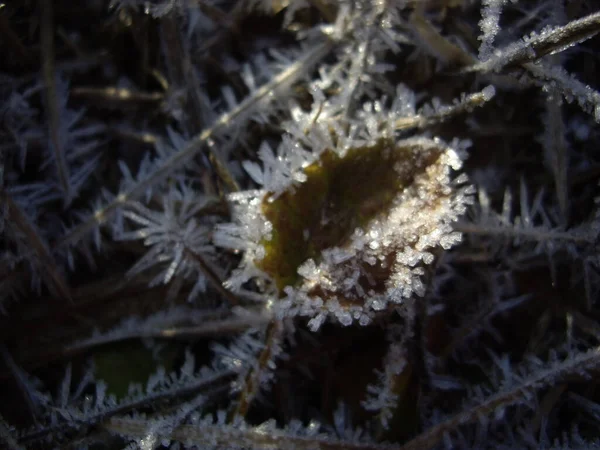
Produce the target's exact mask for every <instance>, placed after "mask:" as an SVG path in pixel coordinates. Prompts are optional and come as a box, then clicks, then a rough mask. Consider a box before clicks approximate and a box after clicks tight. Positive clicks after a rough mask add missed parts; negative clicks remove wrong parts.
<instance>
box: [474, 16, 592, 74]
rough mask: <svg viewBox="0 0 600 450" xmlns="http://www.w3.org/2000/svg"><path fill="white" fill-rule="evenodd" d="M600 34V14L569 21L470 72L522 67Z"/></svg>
mask: <svg viewBox="0 0 600 450" xmlns="http://www.w3.org/2000/svg"><path fill="white" fill-rule="evenodd" d="M599 32H600V12H596V13H593V14H590V15H588V16H585V17H582V18H581V19H578V20H574V21H572V22H569V23H568V24H566V25H564V26H559V27H556V28H553V29H551V30H548V31H542V32H541V33H539V34H537V35H535V36H533V37H530V38H526V39H525V40H522V41H520V42H518V43H513V44H512V45H509V46H508V47H507V48H506V49H504V50H501V51H499V52H498V54H497V56H493V57H491V58H490V59H488V60H487V61H485V62H482V63H479V64H475V65H473V66H471V67H467V68H466V69H465V70H466V71H477V72H482V73H488V72H492V71H496V72H497V71H500V70H502V69H504V68H506V67H514V66H520V65H521V64H525V63H528V62H533V61H536V60H538V59H540V58H542V57H543V56H545V55H549V54H554V53H559V52H562V51H564V50H566V49H567V48H570V47H572V46H573V45H576V44H579V43H581V42H583V41H586V40H588V39H590V38H592V37H593V36H595V35H596V34H597V33H599Z"/></svg>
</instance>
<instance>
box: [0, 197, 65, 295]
mask: <svg viewBox="0 0 600 450" xmlns="http://www.w3.org/2000/svg"><path fill="white" fill-rule="evenodd" d="M0 204H4V205H5V207H6V210H7V215H8V222H9V223H10V226H11V227H14V228H15V229H16V230H17V231H18V232H19V233H21V234H22V235H23V237H24V238H25V240H26V241H27V244H28V245H29V247H30V248H31V250H32V251H33V253H34V255H35V256H34V257H33V258H31V261H32V262H33V263H34V265H35V266H37V267H38V270H39V274H40V276H41V277H42V278H43V279H44V280H45V281H46V284H47V285H48V288H49V289H50V290H51V292H52V293H53V294H54V295H56V296H57V297H59V298H62V299H68V300H71V293H70V288H69V284H68V283H67V281H66V280H65V279H64V277H63V276H62V274H61V273H60V272H59V270H58V268H59V267H60V265H59V264H58V263H57V262H56V260H55V259H54V257H53V256H52V253H51V252H50V250H49V248H48V245H47V243H46V241H45V239H44V238H43V237H42V236H41V235H40V234H39V232H38V231H37V229H36V227H35V225H34V224H32V223H31V221H30V220H29V219H28V218H27V215H26V214H25V212H24V211H22V210H21V208H20V207H19V205H18V204H17V203H16V202H15V201H14V200H13V199H12V197H11V196H10V194H9V193H8V192H7V191H6V190H5V189H1V190H0Z"/></svg>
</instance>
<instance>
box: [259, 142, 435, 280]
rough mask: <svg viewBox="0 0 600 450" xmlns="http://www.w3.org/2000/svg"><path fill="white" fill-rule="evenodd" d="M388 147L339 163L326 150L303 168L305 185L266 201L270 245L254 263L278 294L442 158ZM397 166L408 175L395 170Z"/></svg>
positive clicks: (351, 152)
mask: <svg viewBox="0 0 600 450" xmlns="http://www.w3.org/2000/svg"><path fill="white" fill-rule="evenodd" d="M392 145H393V144H391V142H390V141H387V140H386V141H381V142H379V143H378V144H376V145H374V146H372V147H362V148H356V149H351V150H349V151H348V152H347V154H346V155H345V156H344V157H343V158H340V157H339V156H338V155H337V154H335V153H334V152H332V151H329V150H328V151H325V152H324V153H323V154H322V156H321V157H320V159H319V160H318V161H316V162H314V163H313V164H311V165H310V166H308V167H306V169H304V173H305V174H306V176H307V179H306V181H305V182H304V183H301V184H299V185H296V186H294V187H293V188H290V189H289V190H288V191H286V192H284V193H283V194H281V195H280V196H278V197H277V198H275V199H273V197H272V196H271V195H267V196H265V199H264V201H263V204H262V212H263V214H264V215H265V217H266V219H267V220H269V221H270V222H271V223H272V224H273V232H272V238H271V240H266V239H265V240H264V241H263V242H262V245H263V246H264V248H265V257H264V258H263V259H262V260H261V261H255V263H256V264H257V266H258V267H259V268H261V269H262V270H264V271H265V272H266V273H268V274H269V275H271V276H272V277H273V279H274V280H275V282H276V283H277V287H278V288H279V289H280V290H281V289H283V288H284V287H285V286H290V285H294V284H295V283H296V282H297V281H298V274H297V269H298V267H299V266H300V265H301V264H302V263H303V262H304V261H306V260H307V259H309V258H314V259H315V260H316V261H318V259H319V255H320V254H321V252H322V250H324V249H326V248H330V247H334V246H342V245H344V243H345V242H346V241H347V239H348V238H349V237H350V235H351V234H352V232H353V231H354V230H355V229H356V228H357V227H365V225H367V224H368V223H369V221H371V220H372V219H373V218H375V217H376V216H378V215H379V214H381V213H383V212H385V211H386V210H389V208H390V207H391V205H392V202H393V200H394V198H395V197H396V196H397V195H398V194H399V193H400V192H401V191H402V190H403V189H404V188H405V187H407V186H408V185H410V184H411V183H412V181H413V180H414V177H415V176H416V175H417V174H418V173H422V172H423V171H424V170H425V169H426V167H428V166H429V165H430V164H432V163H434V162H435V160H437V158H438V157H439V156H440V153H441V150H437V149H436V150H435V151H431V150H429V149H428V150H424V149H422V148H420V147H416V146H402V147H393V146H392ZM398 164H401V165H403V167H406V168H408V169H409V170H402V171H399V170H397V169H396V168H395V166H397V165H398Z"/></svg>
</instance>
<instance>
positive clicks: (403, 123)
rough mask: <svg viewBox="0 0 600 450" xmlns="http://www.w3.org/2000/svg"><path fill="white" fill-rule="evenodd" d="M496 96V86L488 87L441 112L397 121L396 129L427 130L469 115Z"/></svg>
mask: <svg viewBox="0 0 600 450" xmlns="http://www.w3.org/2000/svg"><path fill="white" fill-rule="evenodd" d="M494 95H495V89H494V86H492V85H490V86H487V87H485V88H484V89H483V90H481V91H480V92H476V93H474V94H470V95H468V96H467V97H465V98H464V99H463V100H461V101H460V102H458V103H456V104H454V105H451V106H447V107H445V108H444V109H443V110H441V111H439V112H436V113H433V114H417V115H415V116H410V117H402V118H400V119H397V120H396V122H395V123H394V129H395V130H396V131H400V130H408V129H411V128H425V127H427V126H430V125H433V124H436V123H440V122H444V121H446V120H449V119H451V118H453V117H455V116H456V115H458V114H462V113H467V112H470V111H471V110H472V109H473V108H475V107H478V106H483V105H485V104H486V103H487V102H489V101H490V100H491V99H492V98H493V97H494Z"/></svg>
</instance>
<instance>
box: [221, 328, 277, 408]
mask: <svg viewBox="0 0 600 450" xmlns="http://www.w3.org/2000/svg"><path fill="white" fill-rule="evenodd" d="M282 335H283V323H282V322H281V321H280V320H272V321H271V322H270V323H269V324H268V325H267V327H266V331H265V343H264V348H263V349H262V350H261V351H260V355H259V357H258V360H257V364H256V366H255V367H252V368H251V369H250V371H249V372H248V374H247V375H246V378H245V380H244V384H243V386H242V392H241V393H240V395H239V399H238V404H237V406H236V408H235V410H234V412H233V415H232V419H234V418H236V417H245V416H246V414H247V413H248V409H249V408H250V405H251V403H252V400H254V398H255V397H256V394H257V393H258V391H259V389H260V388H261V385H263V383H262V382H261V381H262V380H261V378H262V377H261V375H262V374H264V373H266V371H269V370H272V369H273V367H272V365H273V360H274V359H275V356H276V355H275V348H276V347H279V345H280V343H281V339H282Z"/></svg>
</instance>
